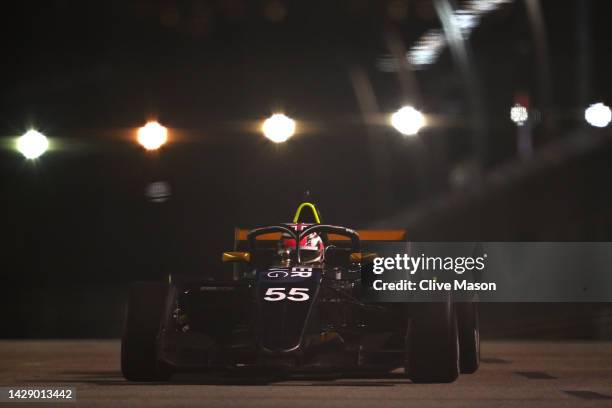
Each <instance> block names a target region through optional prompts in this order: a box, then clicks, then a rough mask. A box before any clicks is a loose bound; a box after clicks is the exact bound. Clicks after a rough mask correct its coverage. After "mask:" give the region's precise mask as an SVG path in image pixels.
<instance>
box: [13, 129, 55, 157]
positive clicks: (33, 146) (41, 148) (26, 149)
mask: <svg viewBox="0 0 612 408" xmlns="http://www.w3.org/2000/svg"><path fill="white" fill-rule="evenodd" d="M48 148H49V141H48V140H47V137H46V136H45V135H43V134H42V133H40V132H37V131H35V130H28V131H27V132H26V133H25V134H24V135H23V136H21V137H20V138H19V139H17V150H19V152H21V154H23V155H24V157H25V158H26V159H36V158H37V157H39V156H40V155H41V154H43V153H44V152H46V151H47V149H48Z"/></svg>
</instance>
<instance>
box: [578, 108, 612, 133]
mask: <svg viewBox="0 0 612 408" xmlns="http://www.w3.org/2000/svg"><path fill="white" fill-rule="evenodd" d="M584 119H585V120H586V121H587V122H588V123H589V125H591V126H595V127H599V128H602V127H606V126H608V123H610V120H612V112H611V111H610V108H609V107H608V106H606V105H604V104H603V103H601V102H599V103H595V104H593V105H591V106H589V107H588V108H586V110H585V111H584Z"/></svg>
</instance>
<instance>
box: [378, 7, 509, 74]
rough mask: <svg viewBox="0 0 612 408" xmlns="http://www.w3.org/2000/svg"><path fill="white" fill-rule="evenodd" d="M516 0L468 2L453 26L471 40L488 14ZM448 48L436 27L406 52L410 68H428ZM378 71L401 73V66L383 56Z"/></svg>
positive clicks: (455, 16)
mask: <svg viewBox="0 0 612 408" xmlns="http://www.w3.org/2000/svg"><path fill="white" fill-rule="evenodd" d="M513 1H514V0H467V1H465V2H463V3H462V4H461V5H462V7H461V8H460V9H455V10H454V11H453V13H452V15H451V23H452V24H453V25H454V26H455V27H457V29H458V30H459V32H461V35H462V37H463V39H468V38H469V37H470V34H471V33H472V31H473V30H474V29H476V27H478V25H479V23H480V20H481V19H482V18H483V17H485V15H487V14H489V13H491V12H494V11H496V10H498V9H499V8H500V7H501V6H503V5H504V4H506V3H512V2H513ZM446 45H447V39H446V36H445V34H444V30H442V29H440V28H432V29H429V30H427V31H425V33H423V35H421V37H420V38H419V39H417V40H416V41H415V42H414V45H413V46H412V47H410V49H409V50H408V52H407V53H406V59H407V61H408V63H409V64H410V66H411V67H412V68H413V69H415V70H419V69H425V68H427V66H428V65H431V64H433V63H435V62H436V60H437V59H438V57H439V56H440V54H442V52H443V51H444V49H445V48H446ZM377 66H378V69H380V70H381V71H383V72H397V71H398V70H399V67H400V64H399V63H398V62H397V61H396V60H395V58H394V57H393V56H383V57H381V58H379V59H378V61H377Z"/></svg>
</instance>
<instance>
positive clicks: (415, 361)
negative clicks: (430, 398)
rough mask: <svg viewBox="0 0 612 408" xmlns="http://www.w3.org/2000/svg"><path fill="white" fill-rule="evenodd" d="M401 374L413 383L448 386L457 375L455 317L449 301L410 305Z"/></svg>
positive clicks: (457, 340) (448, 296) (457, 357)
mask: <svg viewBox="0 0 612 408" xmlns="http://www.w3.org/2000/svg"><path fill="white" fill-rule="evenodd" d="M412 309H413V311H412V313H411V319H410V324H409V328H408V335H407V336H406V358H405V371H406V374H407V375H408V377H409V378H410V379H411V380H412V381H413V382H415V383H449V382H453V381H455V380H456V379H457V376H458V375H459V336H458V335H457V317H456V313H455V310H454V307H453V303H452V302H451V301H450V295H447V296H446V301H443V302H436V303H415V304H413V308H412Z"/></svg>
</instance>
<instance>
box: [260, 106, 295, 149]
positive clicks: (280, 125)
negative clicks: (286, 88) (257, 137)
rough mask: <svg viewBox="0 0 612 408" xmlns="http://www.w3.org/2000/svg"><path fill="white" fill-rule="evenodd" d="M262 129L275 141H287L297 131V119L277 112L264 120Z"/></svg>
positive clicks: (265, 134) (266, 135)
mask: <svg viewBox="0 0 612 408" xmlns="http://www.w3.org/2000/svg"><path fill="white" fill-rule="evenodd" d="M261 131H262V132H263V134H264V136H265V137H267V138H268V139H270V140H271V141H273V142H274V143H282V142H286V141H287V140H288V139H289V138H290V137H291V136H293V134H294V133H295V121H294V120H293V119H291V118H290V117H287V116H285V115H283V114H282V113H275V114H274V115H272V116H270V117H269V118H268V119H266V120H265V121H264V123H263V125H262V126H261Z"/></svg>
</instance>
